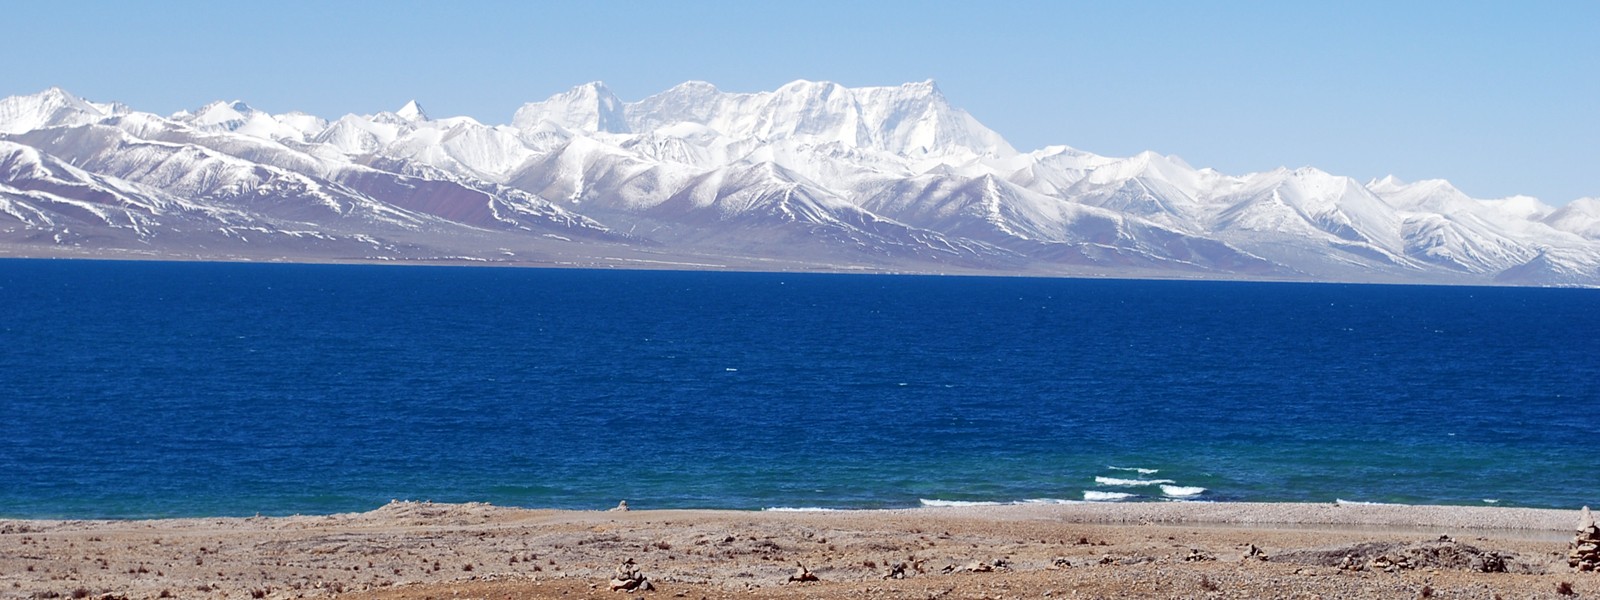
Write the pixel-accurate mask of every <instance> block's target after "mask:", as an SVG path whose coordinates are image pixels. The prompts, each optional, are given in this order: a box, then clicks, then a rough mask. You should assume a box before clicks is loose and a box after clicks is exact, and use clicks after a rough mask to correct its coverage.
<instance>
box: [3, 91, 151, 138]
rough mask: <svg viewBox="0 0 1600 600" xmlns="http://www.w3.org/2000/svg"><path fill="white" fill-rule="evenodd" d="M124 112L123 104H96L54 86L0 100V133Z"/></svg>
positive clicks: (29, 129)
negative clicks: (27, 94)
mask: <svg viewBox="0 0 1600 600" xmlns="http://www.w3.org/2000/svg"><path fill="white" fill-rule="evenodd" d="M125 111H126V109H125V108H122V107H121V105H114V104H94V103H92V102H88V101H86V100H84V99H82V98H79V97H77V96H73V95H72V94H68V93H67V92H66V90H63V89H61V88H54V87H53V88H50V89H48V90H45V91H43V92H40V93H38V94H33V95H31V96H11V97H9V98H5V99H0V134H7V133H23V132H27V131H33V130H35V129H40V128H44V127H53V126H60V125H78V124H82V123H91V122H94V121H97V120H99V119H102V118H105V117H108V116H111V115H114V114H119V113H121V112H125Z"/></svg>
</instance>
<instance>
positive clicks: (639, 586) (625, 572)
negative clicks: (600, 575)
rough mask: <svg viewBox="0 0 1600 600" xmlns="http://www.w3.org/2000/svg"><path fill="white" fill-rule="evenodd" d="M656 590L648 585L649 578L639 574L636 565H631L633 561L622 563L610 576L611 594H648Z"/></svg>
mask: <svg viewBox="0 0 1600 600" xmlns="http://www.w3.org/2000/svg"><path fill="white" fill-rule="evenodd" d="M654 589H656V586H654V585H651V584H650V578H648V577H645V576H644V575H643V574H642V573H640V572H639V567H638V565H635V564H633V559H631V558H630V559H628V560H625V561H622V564H621V565H618V566H617V570H616V571H614V572H612V574H611V591H613V592H648V591H652V590H654Z"/></svg>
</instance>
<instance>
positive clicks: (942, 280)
mask: <svg viewBox="0 0 1600 600" xmlns="http://www.w3.org/2000/svg"><path fill="white" fill-rule="evenodd" d="M1597 309H1600V292H1597V291H1594V290H1548V289H1502V288H1449V287H1400V286H1371V285H1310V284H1269V283H1226V282H1170V281H1091V280H1066V279H1008V278H956V277H903V276H862V275H795V274H737V273H684V272H620V271H576V270H570V271H569V270H523V269H490V268H443V267H382V266H317V265H256V264H204V263H137V262H89V261H26V260H7V261H0V311H3V312H4V321H3V324H0V349H3V350H0V411H3V418H0V473H3V474H4V475H3V484H0V516H11V517H74V518H78V517H146V516H174V515H248V514H255V513H258V512H259V513H262V514H289V513H328V512H338V511H349V510H366V509H370V508H373V507H376V506H378V505H381V504H382V503H384V502H387V501H389V500H390V499H415V500H422V499H431V500H435V501H488V502H494V503H497V504H509V505H520V506H539V507H568V508H602V507H606V506H610V505H614V504H615V503H616V502H617V500H619V499H624V498H626V499H627V500H628V501H629V504H630V505H633V506H635V507H644V508H661V507H714V508H736V509H760V508H769V507H780V506H781V507H832V508H878V507H905V506H917V505H920V504H923V503H924V502H925V501H936V502H937V501H945V502H951V501H955V502H974V501H986V502H1012V501H1023V500H1031V499H1049V500H1067V501H1081V500H1084V499H1085V497H1086V493H1087V494H1088V496H1089V497H1093V498H1112V497H1120V496H1115V494H1129V496H1127V497H1125V498H1124V501H1140V500H1146V501H1166V500H1176V499H1188V500H1211V501H1240V500H1250V501H1310V502H1332V501H1335V500H1336V499H1343V500H1347V501H1364V502H1400V503H1448V504H1473V505H1481V504H1484V503H1485V501H1486V500H1494V501H1497V503H1498V504H1500V505H1507V506H1547V507H1575V506H1578V505H1580V504H1596V505H1600V485H1597V484H1595V483H1594V480H1595V478H1594V474H1593V468H1594V458H1593V457H1594V448H1595V439H1596V438H1595V435H1596V432H1597V431H1600V386H1597V384H1596V382H1597V381H1600V352H1597V351H1600V341H1597V338H1596V333H1597V332H1600V310H1597ZM1112 467H1120V468H1112ZM1130 469H1146V470H1155V472H1148V473H1141V472H1139V471H1136V470H1130ZM1097 478H1100V479H1097ZM1117 480H1132V481H1159V480H1170V483H1167V484H1166V485H1168V486H1169V487H1168V488H1162V487H1161V484H1160V483H1148V484H1137V485H1117V484H1118V483H1123V484H1126V483H1127V481H1121V482H1119V481H1117ZM1200 488H1203V491H1197V489H1200Z"/></svg>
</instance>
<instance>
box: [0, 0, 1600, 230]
mask: <svg viewBox="0 0 1600 600" xmlns="http://www.w3.org/2000/svg"><path fill="white" fill-rule="evenodd" d="M0 2H4V10H3V13H4V14H5V15H6V20H7V21H8V22H9V24H10V26H8V27H6V30H7V32H6V40H5V44H6V46H7V47H8V48H9V50H8V52H7V55H8V56H7V57H6V59H5V61H4V66H0V95H13V94H23V93H33V92H37V91H39V90H41V89H44V88H46V87H49V86H52V85H59V86H61V87H63V88H66V89H67V90H69V91H71V92H73V93H76V94H78V95H80V96H84V97H87V98H89V99H91V100H96V101H110V100H116V101H121V102H125V103H127V104H130V105H132V106H133V107H134V108H136V109H140V110H147V111H153V112H160V113H170V112H173V111H177V110H179V109H183V108H193V107H197V106H199V105H202V104H204V103H206V102H208V101H211V100H218V99H229V100H232V99H242V100H244V101H246V102H249V103H251V104H252V105H255V106H257V107H258V108H261V109H264V110H269V111H272V112H285V111H289V110H301V111H305V112H309V113H313V114H318V115H322V116H328V117H334V116H338V115H342V114H344V113H351V112H354V113H371V112H376V111H378V110H393V109H396V108H399V107H400V106H401V105H402V104H403V103H404V102H405V101H406V100H409V99H412V98H415V99H417V100H418V101H419V102H421V103H422V104H423V106H424V107H426V108H427V109H428V111H429V112H430V113H432V114H433V115H435V116H448V115H470V116H473V117H475V118H478V119H479V120H482V121H484V122H488V123H506V122H509V121H510V118H511V114H512V112H513V111H514V110H515V109H516V107H517V106H519V105H520V104H522V103H524V102H528V101H533V100H540V99H544V98H546V97H548V96H550V95H552V94H555V93H558V92H560V91H563V90H565V89H567V88H570V87H572V86H574V85H578V84H581V83H584V82H587V81H592V80H603V81H605V82H606V83H607V84H608V85H610V86H611V88H612V89H613V90H614V91H615V92H616V93H617V95H619V96H621V97H622V98H623V99H624V100H637V99H640V98H643V97H645V96H648V95H650V94H652V93H655V92H658V91H661V90H664V89H666V88H668V87H671V86H672V85H675V84H677V83H680V82H682V81H685V80H689V79H699V80H705V81H710V82H712V83H714V84H716V85H717V86H719V87H721V88H722V89H724V90H729V91H758V90H768V89H773V88H776V87H778V86H780V85H782V84H784V83H787V82H789V81H792V80H795V79H813V80H827V81H837V82H840V83H843V84H845V85H850V86H864V85H889V84H898V83H903V82H907V81H920V80H923V79H928V78H932V79H935V80H937V81H938V82H939V84H940V87H941V89H943V90H944V92H945V95H946V96H947V97H949V98H950V100H951V101H952V102H954V103H955V104H956V105H957V106H960V107H962V108H965V109H966V110H967V111H968V112H971V113H972V114H973V115H974V116H976V117H977V118H978V119H979V120H980V121H982V122H983V123H985V124H986V125H988V126H989V127H991V128H993V129H995V130H997V131H999V132H1000V133H1001V134H1003V135H1005V136H1006V137H1007V138H1008V139H1009V140H1011V142H1012V144H1013V145H1015V146H1017V147H1018V148H1019V149H1024V150H1027V149H1033V148H1037V147H1041V146H1045V145H1050V144H1067V145H1070V146H1074V147H1077V148H1081V149H1084V150H1088V151H1091V152H1096V153H1100V154H1106V155H1111V156H1126V155H1131V154H1134V153H1136V152H1139V151H1142V150H1155V151H1158V152H1162V153H1168V154H1177V155H1179V156H1182V157H1184V158H1185V159H1186V160H1188V161H1189V162H1190V163H1192V164H1194V165H1195V166H1211V167H1215V168H1217V169H1219V170H1222V171H1224V172H1228V173H1235V174H1239V173H1246V172H1251V171H1260V170H1266V169H1271V168H1274V167H1277V166H1290V167H1296V166H1303V165H1312V166H1316V167H1319V168H1322V169H1325V170H1328V171H1331V172H1334V173H1338V174H1342V175H1349V176H1352V177H1356V178H1358V179H1362V180H1366V179H1368V178H1372V177H1377V176H1382V175H1385V174H1390V173H1393V174H1396V175H1398V176H1400V177H1401V178H1403V179H1407V180H1415V179H1425V178H1445V179H1450V180H1451V181H1453V182H1455V183H1456V184H1457V185H1458V186H1459V187H1461V188H1462V189H1463V190H1465V191H1466V192H1467V193H1469V194H1472V195H1474V196H1479V197H1499V196H1506V195H1511V194H1519V193H1521V194H1530V195H1535V196H1539V197H1540V198H1542V199H1544V200H1545V201H1546V202H1550V203H1552V204H1558V205H1559V204H1564V203H1566V202H1568V201H1570V200H1572V199H1574V198H1577V197H1580V196H1600V145H1597V143H1596V142H1597V141H1600V2H1596V1H1590V0H1583V1H1574V2H1509V1H1508V2H1493V3H1490V2H1469V1H1459V0H1452V1H1414V0H1407V1H1400V2H1396V1H1392V0H1390V1H1382V2H1364V1H1340V2H1325V3H1310V2H1227V3H1203V2H1122V1H1107V0H1097V1H1094V2H1068V1H1058V2H1004V3H993V4H992V5H991V3H980V2H970V1H968V2H870V1H862V2H852V1H845V2H833V1H816V0H812V1H807V2H766V1H752V0H738V1H731V2H668V1H650V2H643V1H636V2H564V3H552V4H533V3H524V2H492V3H491V2H465V1H463V2H399V1H393V2H390V1H386V2H357V1H341V2H329V3H322V2H266V3H243V2H228V3H222V2H209V1H208V2H189V1H170V2H149V3H146V2H120V1H119V2H67V1H63V2H21V1H9V0H0Z"/></svg>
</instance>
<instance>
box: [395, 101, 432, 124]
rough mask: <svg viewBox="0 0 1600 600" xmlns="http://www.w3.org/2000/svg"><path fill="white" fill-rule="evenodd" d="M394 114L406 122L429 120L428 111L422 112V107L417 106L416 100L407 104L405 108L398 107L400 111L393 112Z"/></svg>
mask: <svg viewBox="0 0 1600 600" xmlns="http://www.w3.org/2000/svg"><path fill="white" fill-rule="evenodd" d="M394 114H396V115H399V116H400V118H402V119H405V120H407V121H414V122H415V121H427V120H429V119H428V111H425V110H422V105H421V104H417V101H416V100H412V101H410V102H407V103H406V105H405V106H402V107H400V110H397V111H394Z"/></svg>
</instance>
